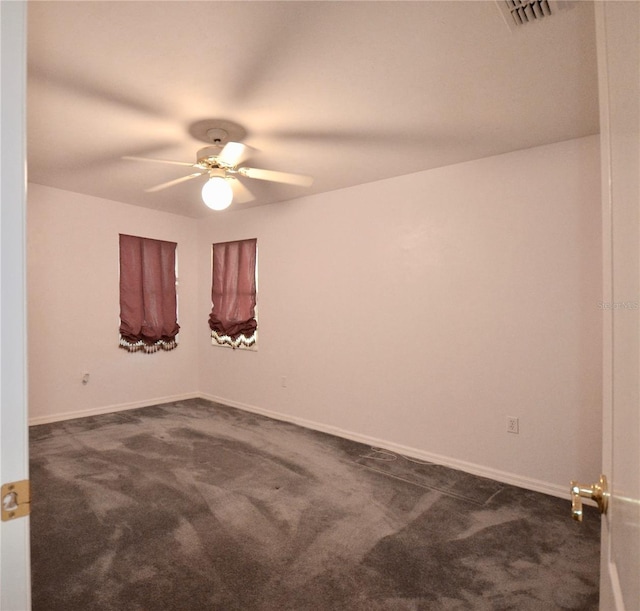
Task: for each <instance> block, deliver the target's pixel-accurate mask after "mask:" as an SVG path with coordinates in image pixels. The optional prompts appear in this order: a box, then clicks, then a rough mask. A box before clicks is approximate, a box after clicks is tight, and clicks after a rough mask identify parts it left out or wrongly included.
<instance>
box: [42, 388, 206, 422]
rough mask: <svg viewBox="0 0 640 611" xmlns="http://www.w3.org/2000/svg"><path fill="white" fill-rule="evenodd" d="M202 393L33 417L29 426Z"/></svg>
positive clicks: (171, 400)
mask: <svg viewBox="0 0 640 611" xmlns="http://www.w3.org/2000/svg"><path fill="white" fill-rule="evenodd" d="M200 397H202V393H199V392H190V393H185V394H182V395H172V396H170V397H156V398H155V399H145V400H144V401H133V402H131V403H119V404H117V405H105V406H102V407H94V408H91V409H84V410H77V411H74V412H62V413H59V414H52V415H50V416H34V417H33V418H29V426H36V425H38V424H50V423H52V422H61V421H62V420H73V419H74V418H86V417H88V416H99V415H100V414H110V413H111V412H124V411H126V410H129V409H136V408H138V407H148V406H150V405H160V404H162V403H172V402H174V401H186V400H187V399H198V398H200Z"/></svg>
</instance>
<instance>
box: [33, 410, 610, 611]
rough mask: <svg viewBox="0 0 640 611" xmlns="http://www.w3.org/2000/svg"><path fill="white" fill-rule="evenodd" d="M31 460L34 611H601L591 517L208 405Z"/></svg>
mask: <svg viewBox="0 0 640 611" xmlns="http://www.w3.org/2000/svg"><path fill="white" fill-rule="evenodd" d="M31 457H32V458H31V483H32V491H33V501H32V502H33V505H32V516H31V528H32V550H31V553H32V567H33V609H34V610H35V611H56V610H58V609H60V610H62V609H64V610H65V611H74V610H83V611H85V610H86V611H100V610H109V611H124V610H127V611H128V610H131V611H133V610H136V611H156V610H158V611H160V610H162V611H172V610H181V611H198V610H221V611H222V610H224V611H233V610H262V611H268V610H291V611H294V610H295V611H304V610H343V609H344V610H363V611H364V610H366V611H376V610H393V611H405V610H425V609H429V610H431V609H435V610H437V609H487V610H492V611H493V610H496V609H517V610H528V609H540V610H545V611H546V610H551V609H597V608H598V570H599V567H598V565H599V523H600V520H599V517H598V516H597V514H596V512H595V510H592V508H587V511H586V514H587V515H586V517H585V522H584V523H583V524H578V523H576V522H574V521H572V520H571V519H570V517H569V503H568V501H563V500H561V499H557V498H554V497H550V496H546V495H543V494H538V493H534V492H530V491H526V490H522V489H519V488H515V487H512V486H508V485H505V484H500V483H497V482H494V481H491V480H487V479H484V478H479V477H475V476H471V475H468V474H466V473H462V472H460V471H455V470H452V469H447V468H444V467H441V466H438V465H433V464H421V463H420V462H411V461H409V460H406V459H405V458H402V457H397V456H395V455H392V454H389V453H387V452H381V451H376V450H372V449H371V448H369V447H367V446H363V445H361V444H358V443H354V442H351V441H347V440H344V439H340V438H337V437H332V436H330V435H324V434H322V433H317V432H314V431H309V430H306V429H303V428H300V427H297V426H294V425H290V424H286V423H282V422H278V421H274V420H270V419H268V418H263V417H260V416H255V415H252V414H248V413H244V412H241V411H238V410H234V409H231V408H227V407H222V406H219V405H215V404H212V403H210V402H207V401H203V400H191V401H184V402H177V403H171V404H165V405H160V406H155V407H147V408H142V409H137V410H131V411H128V412H120V413H115V414H107V415H103V416H96V417H90V418H83V419H78V420H69V421H66V422H60V423H56V424H50V425H41V426H36V427H32V429H31Z"/></svg>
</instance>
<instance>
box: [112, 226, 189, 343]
mask: <svg viewBox="0 0 640 611" xmlns="http://www.w3.org/2000/svg"><path fill="white" fill-rule="evenodd" d="M176 246H177V245H176V244H175V242H164V241H162V240H152V239H150V238H140V237H136V236H131V235H123V234H120V347H121V348H124V349H125V350H128V351H129V352H137V351H140V350H141V351H144V352H157V351H158V350H173V349H174V348H175V347H176V346H177V342H176V335H177V334H178V330H179V329H180V326H179V325H178V319H177V304H176Z"/></svg>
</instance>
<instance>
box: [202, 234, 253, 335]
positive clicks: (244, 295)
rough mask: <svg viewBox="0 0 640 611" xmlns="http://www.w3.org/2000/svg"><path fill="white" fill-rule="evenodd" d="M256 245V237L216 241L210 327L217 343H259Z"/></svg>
mask: <svg viewBox="0 0 640 611" xmlns="http://www.w3.org/2000/svg"><path fill="white" fill-rule="evenodd" d="M257 247H258V241H257V240H256V239H255V238H253V239H250V240H240V241H237V242H223V243H221V244H213V248H212V265H211V268H212V269H211V275H212V279H211V303H212V309H211V315H210V316H209V327H210V329H211V342H212V343H213V344H214V345H220V346H230V347H231V348H238V347H240V348H242V347H244V348H249V347H251V346H254V345H255V343H256V339H257V329H258V323H257V321H256V317H255V314H256V256H257Z"/></svg>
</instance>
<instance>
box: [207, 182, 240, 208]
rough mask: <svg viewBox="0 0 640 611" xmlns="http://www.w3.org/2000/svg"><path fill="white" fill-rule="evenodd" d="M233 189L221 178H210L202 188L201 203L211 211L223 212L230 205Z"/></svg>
mask: <svg viewBox="0 0 640 611" xmlns="http://www.w3.org/2000/svg"><path fill="white" fill-rule="evenodd" d="M232 199H233V189H232V188H231V185H230V184H229V181H228V180H226V179H224V178H222V177H221V176H213V177H211V178H210V179H209V180H208V181H207V182H206V183H205V184H204V187H202V201H203V202H204V203H205V205H206V206H207V207H209V208H211V209H212V210H225V209H226V208H228V207H229V206H230V205H231V200H232Z"/></svg>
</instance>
